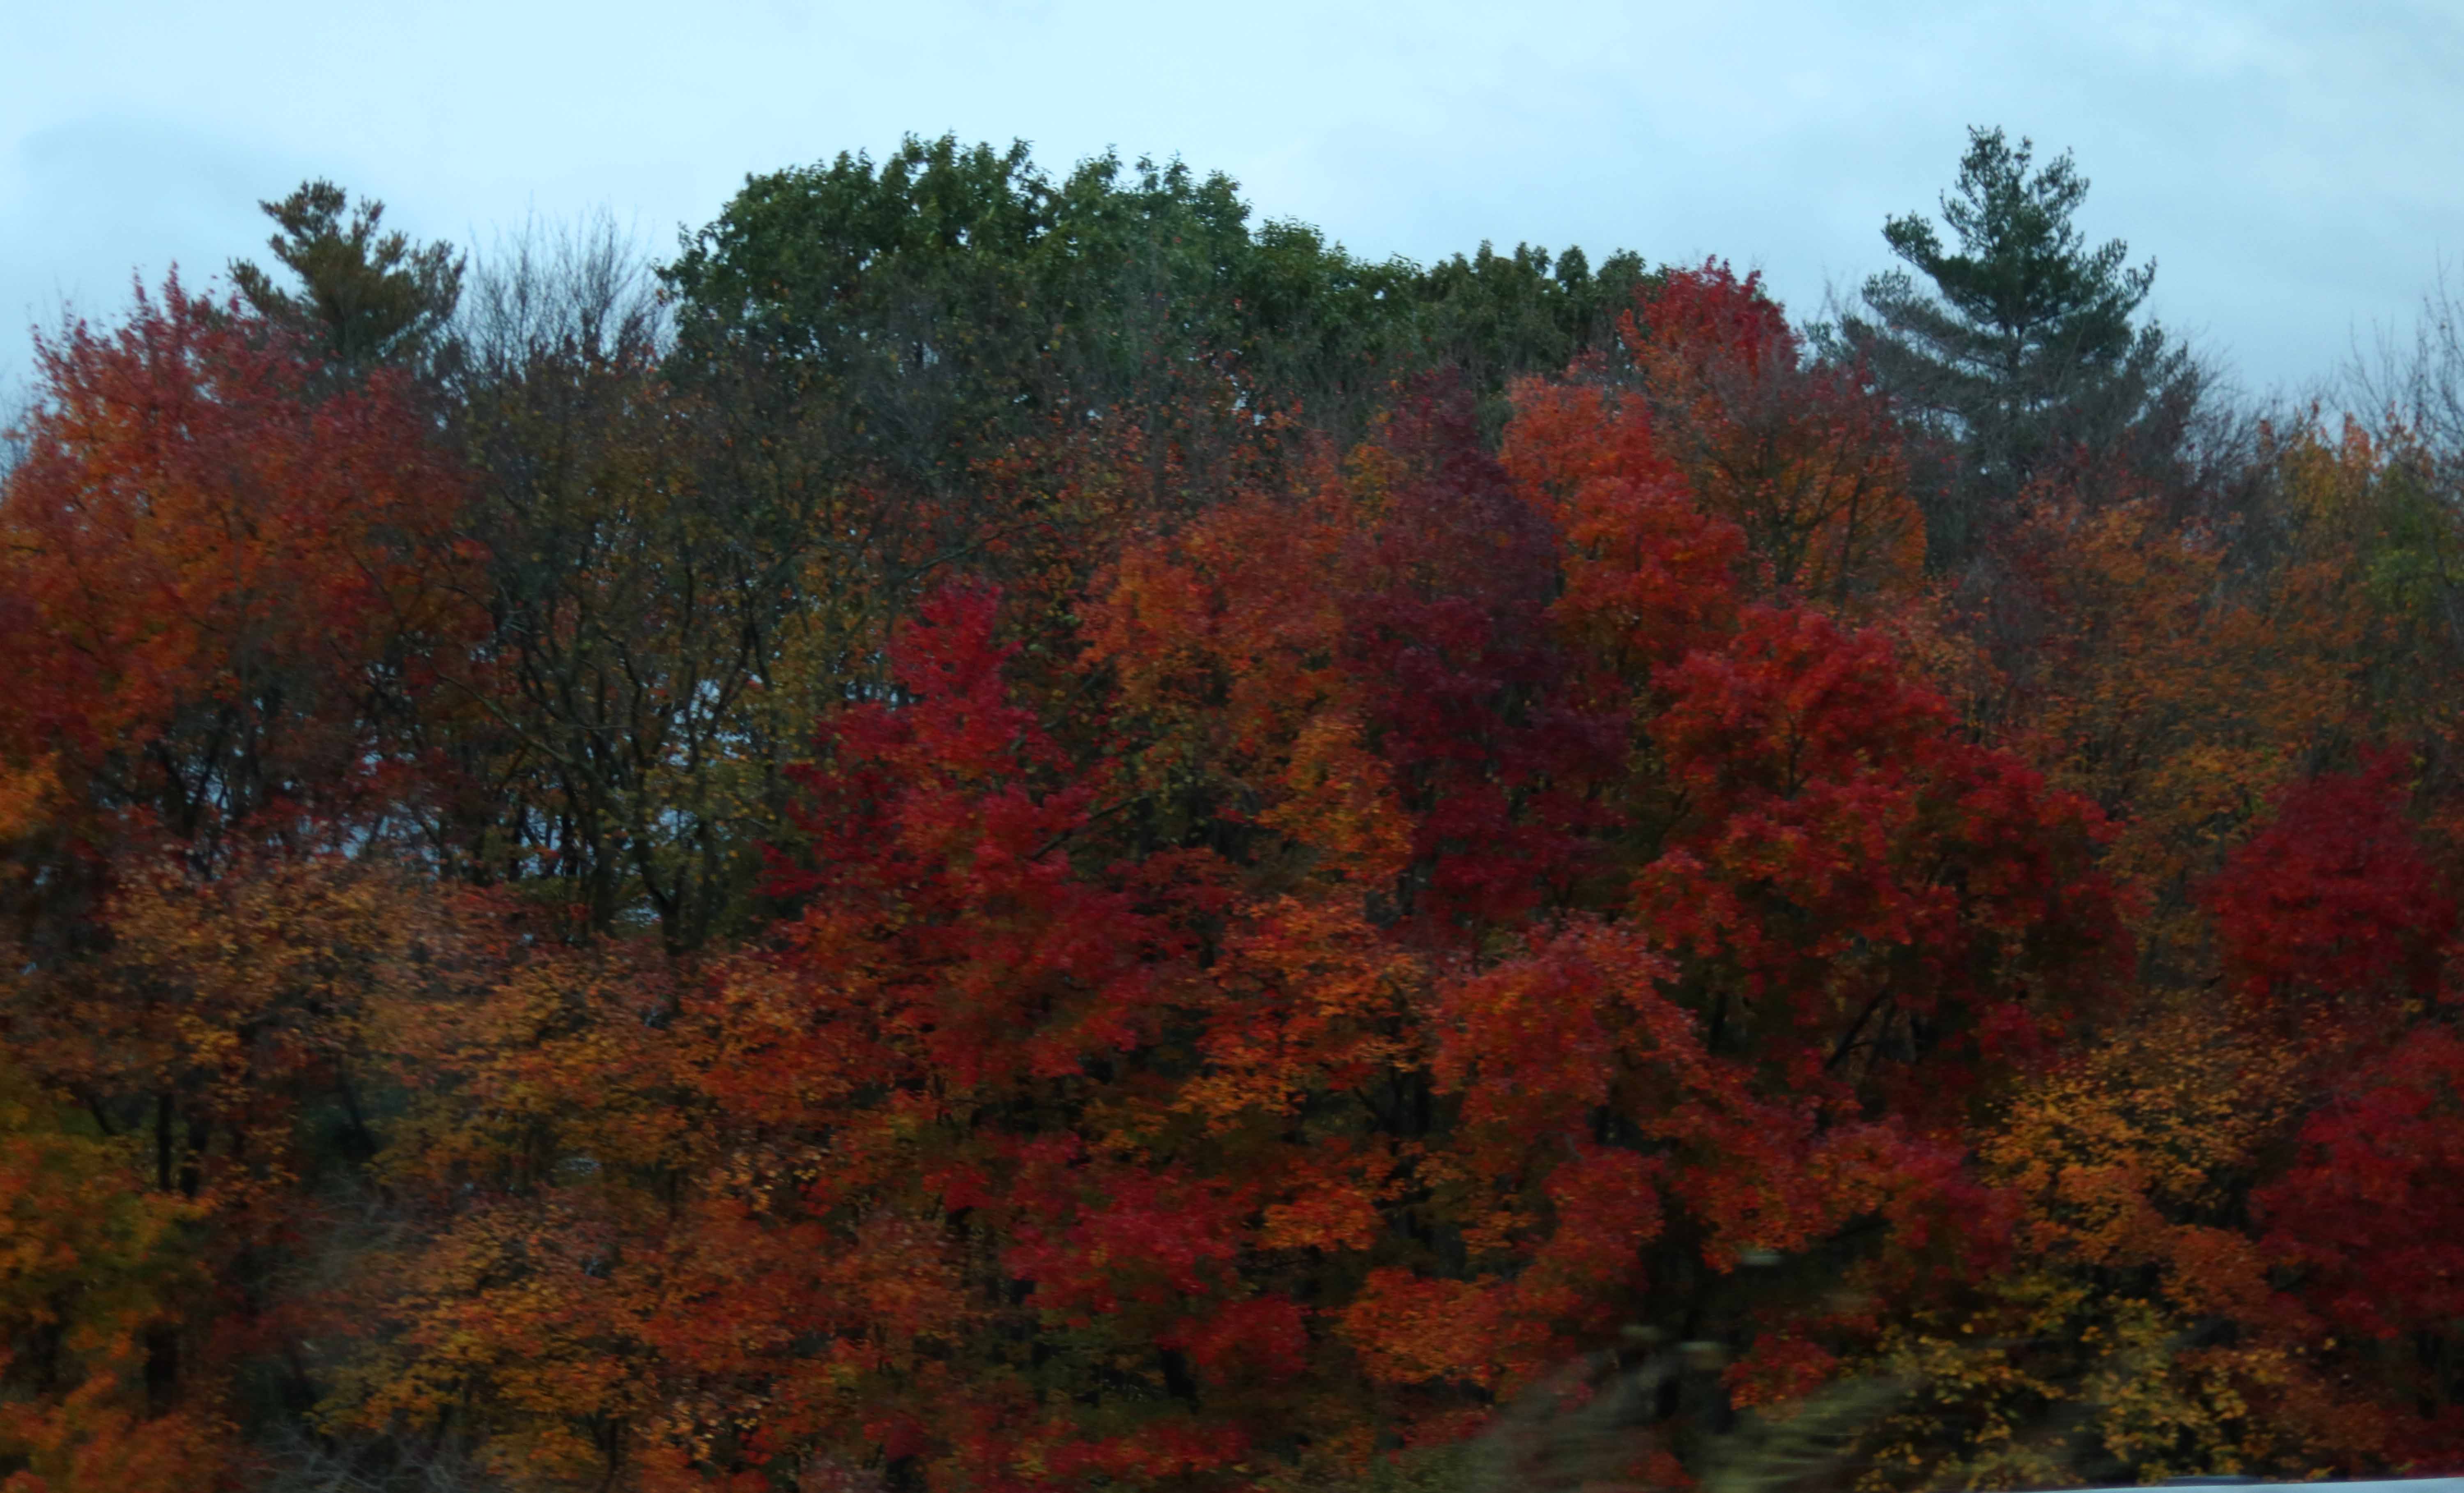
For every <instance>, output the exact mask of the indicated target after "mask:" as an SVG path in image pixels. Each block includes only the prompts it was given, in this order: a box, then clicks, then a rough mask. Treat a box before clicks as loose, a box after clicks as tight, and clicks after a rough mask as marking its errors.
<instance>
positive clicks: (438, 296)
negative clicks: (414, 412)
mask: <svg viewBox="0 0 2464 1493" xmlns="http://www.w3.org/2000/svg"><path fill="white" fill-rule="evenodd" d="M257 206H259V207H260V208H262V209H265V215H266V216H267V217H270V218H272V219H273V220H274V221H275V224H276V225H278V226H279V227H280V229H281V231H280V232H278V233H276V234H275V235H274V236H273V237H272V238H270V239H268V240H267V241H266V245H267V247H268V248H270V249H271V250H273V252H274V257H275V260H276V261H278V262H279V263H280V264H281V265H282V267H283V268H284V269H287V270H289V271H290V272H291V274H292V275H293V276H294V277H295V279H296V280H297V288H296V289H285V288H283V287H282V286H281V285H280V284H278V283H276V281H275V276H274V274H273V273H271V272H269V271H267V270H266V269H264V268H263V267H261V266H259V265H256V264H253V263H251V262H249V261H246V260H233V261H232V262H231V283H232V284H233V285H235V286H237V287H238V289H239V293H240V296H241V298H242V299H244V300H246V301H247V302H248V305H249V307H250V309H252V310H253V311H254V312H256V314H257V315H259V316H261V317H263V318H266V319H267V320H269V321H273V322H275V323H277V324H281V325H287V326H290V327H292V328H295V329H297V330H299V331H302V332H305V333H307V334H308V335H309V336H310V337H311V338H312V339H313V340H315V342H316V343H317V345H319V347H321V348H322V349H323V351H324V353H325V355H326V356H327V357H328V358H330V359H332V360H333V361H334V362H338V363H340V364H341V365H342V366H343V367H344V368H345V369H353V370H363V369H366V368H369V367H373V366H376V365H377V364H380V363H392V364H398V365H402V366H407V367H411V368H416V369H420V370H423V371H432V370H434V369H435V368H436V367H437V366H438V363H439V361H440V359H443V358H445V357H446V356H448V355H449V351H450V347H451V328H452V321H453V308H454V306H455V304H456V303H457V302H458V301H459V300H460V299H461V295H462V270H463V264H464V260H463V256H462V255H461V254H459V253H458V252H455V251H454V249H453V246H452V245H451V244H448V243H445V242H442V241H439V242H436V243H431V244H419V245H415V244H413V243H412V242H411V240H410V237H409V235H408V234H407V233H404V232H402V231H399V230H397V231H392V232H386V231H383V224H384V221H385V204H384V203H382V202H379V201H376V200H375V199H373V198H369V197H363V198H361V199H360V201H359V205H358V206H357V207H356V208H353V207H352V206H351V205H350V198H349V194H348V193H346V192H345V191H343V189H342V188H341V187H337V186H335V185H334V184H333V183H332V182H329V181H325V180H323V179H321V178H320V179H318V180H315V181H308V182H302V183H301V184H300V185H299V188H298V190H297V191H294V192H293V193H292V194H291V195H290V196H288V197H285V198H283V199H282V200H281V201H280V202H263V203H259V204H258V205H257Z"/></svg>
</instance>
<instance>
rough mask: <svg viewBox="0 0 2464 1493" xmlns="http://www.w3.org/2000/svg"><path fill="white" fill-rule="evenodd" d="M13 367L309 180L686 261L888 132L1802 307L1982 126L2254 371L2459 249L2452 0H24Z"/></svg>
mask: <svg viewBox="0 0 2464 1493" xmlns="http://www.w3.org/2000/svg"><path fill="white" fill-rule="evenodd" d="M0 63H5V66H6V72H7V75H8V86H7V87H6V88H5V89H0V379H13V378H21V377H22V376H23V374H24V371H25V368H26V363H27V345H28V344H27V338H26V334H25V330H24V329H25V327H26V326H27V325H28V323H29V322H41V323H44V324H52V323H55V322H56V320H57V318H58V316H59V308H60V305H61V303H62V301H63V299H65V300H67V301H69V302H72V303H74V305H75V306H76V307H77V309H78V310H79V311H81V312H83V313H85V314H87V315H88V316H90V317H94V318H109V317H110V316H112V315H114V314H116V313H117V311H118V309H119V308H120V307H121V305H122V304H124V302H125V299H126V296H127V287H128V282H129V276H130V274H131V272H132V271H134V272H136V273H139V274H143V275H144V276H145V277H147V278H148V279H149V280H151V279H154V278H156V277H159V276H160V274H162V272H163V271H164V269H165V267H166V266H167V265H168V264H170V263H171V262H172V261H174V260H176V261H178V263H179V264H180V265H181V266H182V267H183V270H184V271H185V272H186V274H187V277H188V278H189V279H190V280H191V281H194V280H196V279H198V278H201V277H206V276H209V275H215V274H219V272H220V270H221V268H222V266H223V265H224V263H225V262H226V261H227V260H229V259H230V258H231V256H232V255H233V254H249V253H253V252H256V251H257V250H258V248H259V247H260V245H261V241H262V239H263V236H264V231H265V229H264V225H263V222H262V220H261V219H260V218H259V217H258V216H257V214H256V211H255V207H254V204H255V201H256V199H258V198H261V197H271V196H279V195H281V194H283V193H284V192H285V191H287V190H288V189H289V188H290V187H293V186H295V185H296V184H297V182H298V181H299V180H300V179H301V178H302V177H304V176H308V175H312V174H314V175H326V176H331V177H333V178H335V179H336V180H338V181H341V183H343V184H344V185H345V186H347V187H351V188H352V189H354V190H355V191H359V192H363V193H369V194H373V195H377V196H381V197H383V198H384V199H385V202H386V203H387V204H388V206H389V215H388V216H389V221H391V222H395V223H398V224H399V225H400V226H402V227H404V228H406V229H408V230H410V231H413V232H414V233H416V234H418V235H419V236H422V237H451V238H455V239H458V240H464V241H469V240H471V239H473V238H477V239H480V240H484V239H485V238H486V237H487V236H488V235H489V234H490V233H491V232H492V231H495V229H497V228H499V227H504V226H510V225H512V224H515V223H517V222H518V221H519V220H521V219H522V218H523V216H524V215H525V214H526V213H530V212H534V211H535V212H537V213H538V214H539V215H540V216H543V217H546V218H550V219H555V218H560V217H570V216H574V215H578V214H581V213H583V212H585V211H589V210H593V209H600V208H605V209H610V210H612V211H613V212H614V214H615V216H616V217H617V219H618V220H619V221H620V222H622V223H629V224H632V225H634V226H635V227H636V228H637V229H638V231H640V232H641V233H642V234H643V235H644V236H645V237H646V238H648V239H649V240H651V241H652V242H653V244H654V246H655V247H656V248H657V249H658V250H660V251H661V252H665V251H666V250H667V249H668V248H669V247H670V246H671V245H672V243H673V241H674V236H675V231H676V229H677V227H678V225H679V224H692V225H698V224H700V223H702V222H704V221H706V220H707V219H708V218H709V217H710V216H711V215H712V214H713V213H714V212H715V210H716V209H718V207H719V206H720V204H721V203H722V202H724V201H725V199H726V197H727V196H728V194H729V193H730V192H731V191H732V190H733V189H734V188H735V187H737V185H738V184H739V183H740V182H741V181H742V179H743V177H744V175H745V173H747V172H748V171H761V170H770V169H774V168H777V167H780V166H784V165H793V164H800V163H805V162H810V161H814V160H818V159H823V158H825V157H827V156H830V155H833V154H835V153H836V152H838V151H839V150H842V149H853V148H869V149H871V150H873V151H874V152H875V153H876V154H878V153H879V152H880V151H881V150H882V149H884V148H886V147H888V146H890V145H891V144H893V143H895V142H896V140H897V139H898V137H899V136H900V135H901V134H902V133H904V132H909V131H913V132H916V133H921V134H937V133H939V132H941V131H943V130H953V131H956V132H957V134H959V135H960V136H961V137H964V138H968V139H990V140H995V141H1007V140H1009V139H1011V138H1012V137H1023V138H1025V139H1027V140H1029V141H1031V142H1033V143H1034V144H1035V147H1036V152H1037V155H1038V158H1039V159H1040V160H1042V161H1043V162H1045V164H1046V165H1051V166H1054V167H1060V166H1066V165H1067V164H1069V163H1070V162H1071V161H1073V160H1075V159H1077V158H1079V157H1081V156H1084V155H1087V154H1089V153H1092V152H1095V151H1099V150H1101V149H1103V148H1104V147H1105V146H1107V145H1113V146H1117V147H1118V148H1119V149H1120V150H1121V151H1122V153H1123V154H1124V155H1128V156H1135V155H1138V154H1141V153H1147V154H1154V155H1156V156H1169V155H1173V154H1177V155H1179V156H1181V157H1182V158H1183V159H1185V160H1186V161H1188V162H1189V163H1190V164H1191V165H1193V166H1197V167H1199V168H1201V169H1205V168H1215V169H1221V170H1224V171H1227V172H1229V173H1231V174H1232V175H1233V176H1235V177H1237V178H1238V179H1239V180H1240V181H1241V182H1242V184H1243V188H1244V190H1245V192H1246V194H1247V196H1248V199H1249V200H1250V202H1251V203H1252V204H1253V205H1254V206H1255V208H1256V209H1257V210H1258V211H1259V212H1260V213H1262V214H1264V215H1267V216H1279V217H1297V218H1302V219H1306V220H1308V221H1309V222H1312V223H1316V224H1318V225H1319V226H1321V227H1322V228H1324V229H1325V230H1327V231H1329V232H1330V233H1331V235H1332V236H1334V237H1336V238H1339V239H1341V240H1343V241H1344V242H1345V243H1347V244H1348V245H1350V246H1351V247H1352V248H1353V249H1354V250H1357V251H1361V252H1368V253H1372V254H1380V255H1382V254H1386V253H1396V252H1399V253H1404V254H1409V255H1411V256H1413V257H1415V258H1419V259H1423V260H1425V259H1429V258H1433V257H1436V256H1438V255H1440V254H1442V253H1446V252H1452V251H1454V250H1457V249H1464V250H1468V249H1469V248H1471V247H1472V246H1473V245H1475V244H1477V243H1478V242H1479V241H1480V240H1481V239H1483V238H1488V239H1492V240H1495V241H1497V242H1498V243H1499V244H1500V245H1501V246H1505V245H1510V244H1512V243H1513V242H1515V241H1516V240H1519V239H1526V240H1530V241H1532V242H1536V243H1543V244H1547V245H1549V246H1550V247H1551V248H1562V247H1563V246H1564V245H1566V244H1568V243H1580V244H1582V245H1583V246H1584V247H1585V248H1586V249H1588V250H1592V251H1594V252H1595V255H1596V252H1598V251H1600V250H1604V249H1607V248H1611V247H1617V246H1626V247H1632V248H1635V249H1638V250H1640V251H1641V252H1643V253H1644V254H1645V255H1646V256H1648V257H1651V258H1653V259H1687V258H1695V257H1700V256H1702V255H1704V254H1707V253H1717V254H1722V255H1725V256H1727V257H1728V258H1730V259H1732V260H1733V261H1735V262H1736V263H1737V264H1738V265H1739V266H1740V267H1741V268H1743V267H1748V266H1756V267H1760V268H1761V269H1762V270H1763V271H1764V272H1765V273H1766V274H1767V276H1768V277H1769V279H1770V281H1771V284H1772V285H1773V287H1774V289H1775V290H1776V291H1777V292H1778V294H1779V295H1780V296H1782V297H1783V298H1785V299H1786V300H1787V301H1788V302H1789V304H1790V306H1791V308H1792V309H1793V310H1794V311H1796V312H1798V313H1799V314H1800V315H1807V314H1812V313H1814V312H1815V311H1817V310H1818V308H1819V303H1820V300H1821V296H1822V293H1823V290H1824V288H1825V286H1826V285H1837V286H1840V287H1842V288H1843V289H1844V288H1848V287H1853V285H1854V284H1855V283H1856V282H1857V281H1859V279H1861V278H1862V276H1864V275H1865V274H1868V273H1870V272H1872V271H1874V270H1876V269H1880V268H1882V267H1883V266H1884V264H1885V263H1886V255H1885V253H1884V252H1883V248H1882V243H1881V236H1880V232H1879V230H1880V228H1881V222H1882V219H1883V218H1884V217H1885V216H1886V215H1888V214H1890V213H1892V212H1897V211H1906V210H1909V209H1918V208H1925V209H1931V208H1932V206H1933V204H1934V202H1935V199H1936V197H1937V195H1938V194H1939V193H1940V191H1941V190H1942V189H1943V187H1945V186H1947V183H1948V181H1949V179H1950V177H1951V175H1952V173H1953V171H1954V169H1955V166H1956V163H1957V159H1958V156H1959V153H1960V150H1961V148H1962V146H1963V144H1964V143H1965V134H1964V130H1965V126H1967V125H1968V124H1969V123H2000V124H2002V125H2004V126H2006V127H2007V128H2008V129H2009V130H2010V131H2011V132H2012V133H2013V135H2018V134H2027V135H2031V136H2033V137H2035V141H2036V142H2037V144H2038V146H2039V150H2040V154H2051V153H2053V152H2054V151H2057V150H2059V149H2061V148H2063V147H2065V146H2067V147H2070V148H2071V149H2073V150H2074V151H2075V153H2076V154H2077V157H2078V159H2079V165H2080V166H2081V168H2082V169H2083V170H2084V171H2085V172H2086V174H2087V175H2088V176H2089V177H2090V178H2091V179H2092V180H2093V181H2094V183H2095V187H2094V190H2093V192H2092V193H2091V195H2090V197H2089V201H2088V206H2087V209H2086V210H2085V211H2084V213H2083V214H2082V221H2083V223H2084V225H2085V226H2086V227H2087V229H2088V230H2089V231H2090V232H2091V234H2092V235H2093V236H2095V237H2097V238H2103V237H2108V236H2121V237H2123V238H2126V239H2128V240H2129V242H2130V246H2131V251H2132V255H2133V258H2134V259H2144V258H2145V257H2147V256H2149V255H2153V256H2154V257H2155V258H2156V259H2157V260H2158V262H2159V266H2160V268H2159V274H2158V276H2157V282H2156V295H2155V297H2154V302H2153V304H2154V305H2155V308H2156V309H2157V311H2158V313H2159V314H2160V315H2161V316H2162V317H2163V318H2164V319H2165V320H2166V321H2167V324H2168V325H2170V326H2172V327H2174V328H2175V329H2177V330H2179V331H2182V332H2185V333H2188V334H2190V335H2191V336H2192V337H2193V338H2194V340H2196V341H2198V342H2199V343H2200V344H2201V345H2202V346H2203V347H2205V348H2206V349H2208V350H2209V351H2211V353H2214V354H2217V355H2219V356H2221V357H2222V358H2224V359H2226V360H2227V361H2229V362H2231V363H2232V364H2233V366H2234V367H2235V368H2236V369H2237V370H2238V372H2239V373H2240V375H2241V377H2242V379H2243V380H2244V382H2245V383H2246V384H2249V385H2251V386H2252V387H2253V388H2254V389H2255V390H2260V391H2264V390H2266V389H2269V388H2271V387H2281V388H2284V389H2287V390H2293V391H2299V389H2301V388H2302V387H2304V386H2305V385H2307V384H2309V383H2311V382H2312V381H2314V380H2315V379H2317V378H2319V377H2321V376H2323V375H2325V374H2327V373H2329V372H2330V371H2332V369H2333V367H2334V365H2335V364H2336V363H2337V362H2339V361H2340V360H2341V359H2342V358H2343V356H2344V355H2345V354H2346V352H2347V351H2348V349H2349V347H2350V344H2351V341H2352V339H2353V337H2354V335H2355V334H2356V333H2357V332H2358V333H2359V334H2360V335H2362V336H2363V337H2364V338H2366V337H2367V336H2368V335H2369V333H2370V331H2371V328H2372V327H2373V326H2374V325H2379V324H2401V323H2405V322H2408V321H2409V318H2410V317H2411V314H2412V311H2413V308H2414V305H2415V303H2416V302H2417V300H2418V297H2419V296H2420V294H2421V293H2422V291H2423V290H2424V289H2425V288H2427V287H2428V285H2429V284H2430V282H2431V279H2432V277H2433V274H2435V271H2436V268H2437V265H2438V262H2439V258H2440V256H2441V254H2442V253H2443V254H2446V255H2449V256H2451V257H2452V256H2454V255H2457V254H2459V253H2464V146H2460V145H2459V143H2464V0H2443V3H2418V4H2402V3H2386V4H2377V5H2372V4H2367V3H2362V0H2344V3H2342V4H2339V5H2335V6H2326V5H2320V4H2316V3H2310V4H2303V5H2276V4H2258V3H2242V4H2226V3H2219V0H2179V3H2163V0H2140V3H2134V4H2122V3H2107V0H2065V3H2059V4H2044V5H2017V4H2011V5H1995V4H1987V3H1976V0H1969V3H1965V4H1947V3H1932V0H1926V3H1916V0H1885V3H1867V4H1862V5H1859V6H1855V7H1825V6H1817V5H1812V4H1803V3H1787V0H1744V3H1730V4H1726V5H1722V4H1705V3H1703V0H1689V3H1685V4H1659V3H1652V4H1610V3H1596V0H1543V3H1541V4H1537V5H1533V6H1530V7H1528V8H1515V9H1511V10H1509V9H1508V8H1507V7H1503V6H1496V5H1487V6H1469V5H1454V4H1446V3H1436V0H1421V3H1413V4H1375V5H1372V4H1353V5H1342V4H1328V3H1323V0H1322V3H1318V4H1309V5H1295V4H1286V3H1280V0H1262V3H1250V4H1246V5H1243V6H1240V7H1232V8H1226V7H1220V6H1209V7H1203V8H1201V7H1197V6H1180V7H1174V6H1163V5H1145V6H1129V5H1113V4H1092V3H1072V0H910V3H907V4H903V5H895V6H891V5H869V6H863V7H857V6H848V5H840V4H828V3H806V0H715V3H708V4H703V5H700V6H692V5H683V4H669V5H661V6H649V5H641V4H636V3H631V0H601V3H593V4H588V5H583V4H569V3H558V4H547V3H539V0H485V3H482V0H419V3H412V0H375V3H364V4H361V5H356V6H338V5H334V4H332V3H330V0H325V3H318V4H304V3H303V4H290V3H275V0H225V3H223V4H220V5H215V6H205V5H200V4H197V3H196V0H176V3H168V0H156V3H136V0H0Z"/></svg>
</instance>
